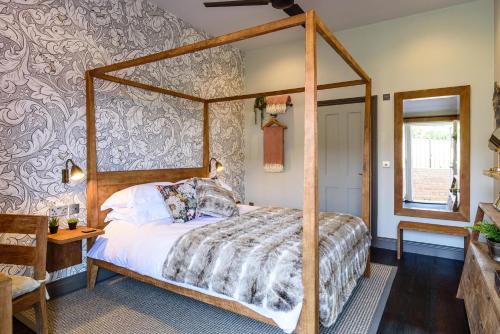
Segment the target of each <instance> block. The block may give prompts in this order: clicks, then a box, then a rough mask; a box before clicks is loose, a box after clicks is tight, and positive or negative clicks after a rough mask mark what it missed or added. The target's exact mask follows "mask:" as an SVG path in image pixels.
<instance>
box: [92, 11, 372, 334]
mask: <svg viewBox="0 0 500 334" xmlns="http://www.w3.org/2000/svg"><path fill="white" fill-rule="evenodd" d="M299 25H305V51H306V52H305V85H304V87H299V88H291V89H283V90H279V91H269V92H261V93H255V94H244V95H238V96H228V97H217V98H211V99H205V98H201V97H197V96H192V95H189V94H184V93H180V92H175V91H172V90H169V89H164V88H160V87H154V86H151V85H148V84H144V83H138V82H134V81H131V80H128V79H123V78H119V77H116V76H111V75H109V74H107V73H109V72H112V71H117V70H122V69H126V68H130V67H134V66H138V65H144V64H147V63H151V62H155V61H159V60H163V59H167V58H172V57H176V56H180V55H184V54H188V53H192V52H196V51H200V50H204V49H208V48H212V47H216V46H221V45H225V44H229V43H233V42H237V41H241V40H244V39H248V38H252V37H257V36H260V35H264V34H268V33H272V32H275V31H279V30H283V29H287V28H291V27H295V26H299ZM316 33H319V34H320V35H321V36H322V37H323V38H324V39H325V41H326V42H327V43H328V44H329V45H330V46H331V47H332V48H333V49H334V50H335V51H336V52H337V53H338V54H339V55H340V56H341V58H342V59H343V60H344V61H345V62H346V63H347V64H348V65H349V66H350V67H351V68H352V69H353V70H354V72H355V73H357V75H359V77H360V79H359V80H352V81H345V82H337V83H330V84H321V85H318V84H317V69H316V63H317V61H316V44H317V43H316ZM94 78H98V79H102V80H107V81H112V82H115V83H118V84H123V85H128V86H132V87H136V88H139V89H145V90H148V91H153V92H157V93H162V94H166V95H170V96H174V97H178V98H183V99H188V100H191V101H196V102H200V103H202V104H203V166H202V167H198V168H176V169H157V170H135V171H117V172H100V171H98V170H97V151H96V140H97V139H96V117H95V106H94ZM356 85H365V87H366V88H365V93H366V98H365V115H364V162H363V182H362V184H363V190H362V219H363V220H364V222H365V223H366V224H367V226H368V228H370V173H371V171H370V166H371V152H370V147H371V145H370V138H371V123H370V122H371V117H370V111H371V105H370V103H371V79H370V77H369V76H368V75H367V74H366V73H365V71H364V70H363V69H362V68H361V67H360V66H359V65H358V63H357V62H356V61H355V60H354V59H353V57H352V56H351V55H350V54H349V52H348V51H347V50H346V49H345V48H344V47H343V46H342V45H341V43H340V42H339V41H338V40H337V39H336V38H335V36H334V35H333V34H332V33H331V32H330V31H329V29H328V28H327V27H326V25H325V24H324V23H323V21H322V20H321V19H320V18H319V17H318V16H317V15H316V13H315V12H314V11H308V12H307V13H305V14H301V15H297V16H293V17H290V18H286V19H283V20H279V21H274V22H270V23H267V24H263V25H259V26H256V27H253V28H249V29H244V30H241V31H237V32H233V33H229V34H226V35H222V36H219V37H215V38H211V39H207V40H204V41H200V42H196V43H193V44H190V45H184V46H181V47H178V48H174V49H171V50H167V51H162V52H158V53H154V54H151V55H147V56H143V57H139V58H136V59H132V60H127V61H123V62H119V63H116V64H111V65H107V66H103V67H100V68H95V69H92V70H89V71H87V72H86V107H87V110H86V111H87V175H88V176H87V225H89V226H93V227H99V228H102V227H104V226H105V223H104V217H105V215H106V212H103V211H101V209H100V206H101V204H102V203H103V202H104V201H105V200H106V199H107V198H108V197H109V196H110V195H111V194H113V193H114V192H116V191H119V190H121V189H124V188H126V187H129V186H132V185H135V184H140V183H148V182H156V181H164V180H168V181H178V180H181V179H185V178H190V177H207V176H208V174H209V173H208V167H209V145H208V141H209V121H208V112H209V106H210V104H211V103H217V102H226V101H236V100H241V99H247V98H255V97H261V96H270V95H277V94H291V93H299V92H304V93H305V112H304V208H303V234H302V250H303V251H302V266H303V267H302V285H303V295H304V300H303V305H302V311H301V313H300V321H299V325H298V329H299V331H300V332H301V333H318V332H319V245H318V243H319V223H318V217H319V210H318V167H317V164H318V142H317V141H318V139H317V114H316V111H317V90H322V89H332V88H339V87H349V86H356ZM89 247H90V245H89ZM87 261H88V262H87V273H88V282H87V283H88V287H89V288H93V287H94V285H95V280H96V275H97V269H98V268H99V267H101V268H106V269H109V270H111V271H114V272H117V273H119V274H123V275H125V276H129V277H132V278H135V279H138V280H140V281H143V282H147V283H150V284H153V285H156V286H159V287H161V288H164V289H167V290H170V291H173V292H176V293H179V294H181V295H185V296H188V297H192V298H195V299H197V300H200V301H203V302H206V303H209V304H212V305H215V306H217V307H221V308H223V309H226V310H229V311H232V312H235V313H239V314H242V315H245V316H248V317H251V318H254V319H257V320H259V321H262V322H265V323H270V324H274V322H273V321H272V320H271V319H269V318H267V317H264V316H262V315H260V314H258V313H256V312H255V311H253V310H251V309H250V308H247V307H245V306H244V305H242V304H240V303H238V302H236V301H231V300H226V299H221V298H217V297H214V296H210V295H206V294H203V293H200V292H197V291H195V290H191V289H188V288H184V287H180V286H177V285H173V284H169V283H167V282H163V281H160V280H157V279H154V278H151V277H148V276H146V275H141V274H139V273H136V272H134V271H131V270H129V269H127V268H124V267H120V266H117V265H114V264H111V263H108V262H105V261H102V260H96V259H91V258H88V260H87ZM369 265H370V262H369V256H368V261H367V264H366V270H365V275H369V272H370V267H369Z"/></svg>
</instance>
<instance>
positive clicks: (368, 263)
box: [363, 251, 372, 277]
mask: <svg viewBox="0 0 500 334" xmlns="http://www.w3.org/2000/svg"><path fill="white" fill-rule="evenodd" d="M371 269H372V268H371V254H370V251H368V258H367V259H366V268H365V272H364V274H363V276H365V277H370V274H371Z"/></svg>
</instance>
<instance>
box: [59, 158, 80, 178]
mask: <svg viewBox="0 0 500 334" xmlns="http://www.w3.org/2000/svg"><path fill="white" fill-rule="evenodd" d="M70 162H71V171H70V170H69V163H70ZM84 176H85V174H84V173H83V171H82V169H81V168H80V167H78V165H76V164H75V162H74V161H73V160H71V159H68V160H66V168H64V169H63V170H62V183H69V181H70V180H71V181H80V180H81V179H83V177H84Z"/></svg>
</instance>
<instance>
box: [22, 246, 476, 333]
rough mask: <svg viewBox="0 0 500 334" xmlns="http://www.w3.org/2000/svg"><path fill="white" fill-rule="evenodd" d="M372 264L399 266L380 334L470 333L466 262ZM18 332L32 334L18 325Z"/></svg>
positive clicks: (389, 255)
mask: <svg viewBox="0 0 500 334" xmlns="http://www.w3.org/2000/svg"><path fill="white" fill-rule="evenodd" d="M372 261H373V262H377V263H383V264H388V265H393V266H397V267H398V272H397V274H396V277H395V279H394V283H393V285H392V289H391V293H390V295H389V299H388V300H387V305H386V307H385V310H384V314H383V317H382V320H381V322H380V326H379V329H378V333H379V334H389V333H391V334H392V333H397V334H418V333H443V334H444V333H450V334H451V333H453V334H461V333H469V326H468V323H467V317H466V315H465V308H464V303H463V301H462V300H459V299H456V298H455V295H456V293H457V289H458V282H459V280H460V274H461V273H462V266H463V262H462V261H455V260H448V259H443V258H438V257H432V256H424V255H417V254H412V253H404V256H403V259H402V260H400V261H397V260H396V253H395V252H394V251H389V250H385V249H378V248H373V249H372ZM14 333H18V334H25V333H26V334H27V333H30V334H31V333H32V332H31V331H30V330H29V329H27V328H26V327H25V326H24V325H22V324H21V323H19V322H17V321H15V322H14Z"/></svg>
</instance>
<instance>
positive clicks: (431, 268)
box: [372, 248, 469, 334]
mask: <svg viewBox="0 0 500 334" xmlns="http://www.w3.org/2000/svg"><path fill="white" fill-rule="evenodd" d="M372 261H373V262H378V263H383V264H389V265H393V266H397V267H398V272H397V274H396V277H395V279H394V283H393V285H392V289H391V293H390V295H389V299H388V300H387V304H386V307H385V310H384V314H383V317H382V320H381V322H380V326H379V329H378V333H379V334H381V333H384V334H388V333H398V334H403V333H404V334H414V333H415V334H417V333H450V334H451V333H453V334H460V333H469V325H468V323H467V316H466V314H465V307H464V302H463V300H460V299H457V298H456V297H455V296H456V293H457V289H458V283H459V281H460V275H461V273H462V267H463V261H456V260H448V259H443V258H439V257H433V256H424V255H418V254H412V253H404V254H403V257H402V259H401V260H400V261H397V260H396V254H395V252H393V251H389V250H385V249H376V248H374V249H373V250H372Z"/></svg>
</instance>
